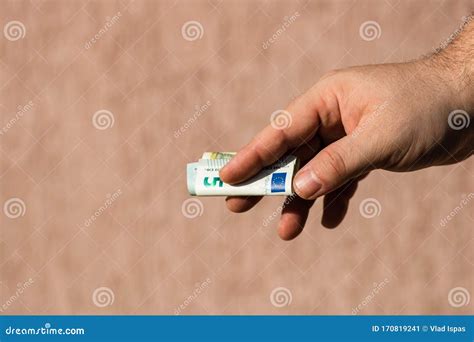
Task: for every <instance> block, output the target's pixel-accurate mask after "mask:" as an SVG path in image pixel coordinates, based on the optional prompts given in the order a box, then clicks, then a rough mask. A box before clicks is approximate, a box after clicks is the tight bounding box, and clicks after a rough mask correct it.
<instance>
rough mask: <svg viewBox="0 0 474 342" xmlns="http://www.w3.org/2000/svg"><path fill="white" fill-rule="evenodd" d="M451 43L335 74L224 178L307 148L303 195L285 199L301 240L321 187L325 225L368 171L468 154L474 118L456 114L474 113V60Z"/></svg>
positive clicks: (286, 227)
mask: <svg viewBox="0 0 474 342" xmlns="http://www.w3.org/2000/svg"><path fill="white" fill-rule="evenodd" d="M471 27H472V25H471ZM471 31H472V30H471ZM471 33H472V32H471ZM467 38H469V37H467ZM458 39H459V38H458ZM471 39H474V38H473V37H472V36H471ZM453 45H455V44H453ZM472 47H473V48H474V44H473V45H472ZM448 52H449V49H446V50H445V51H443V52H442V53H441V54H439V55H434V56H431V57H428V58H425V59H422V60H419V61H415V62H410V63H401V64H384V65H374V66H364V67H355V68H349V69H345V70H340V71H335V72H331V73H329V74H327V75H326V76H324V77H323V78H322V79H321V80H319V81H318V82H317V83H316V85H314V86H313V87H312V88H311V89H310V90H309V91H308V92H307V93H306V94H304V95H302V96H301V97H299V98H298V99H296V100H295V101H293V102H292V103H291V104H290V105H289V106H288V108H287V109H286V110H287V111H288V112H289V113H290V114H291V118H292V120H291V124H290V125H289V126H288V127H284V128H283V129H279V128H274V126H275V127H277V126H276V125H269V126H268V127H266V128H265V129H264V130H263V131H261V132H260V133H259V134H258V135H257V136H256V137H255V138H254V139H253V140H252V141H251V142H250V143H249V144H248V145H247V146H245V147H244V148H243V149H242V150H241V151H240V152H239V153H238V154H237V155H236V156H235V157H234V158H233V159H232V160H231V161H230V162H229V163H228V165H227V166H226V167H225V168H223V169H222V170H221V173H220V176H221V178H222V180H223V181H224V182H226V183H231V184H235V183H239V182H241V181H244V180H246V179H248V178H249V177H251V176H253V175H255V174H256V173H257V172H258V171H259V170H260V169H261V168H262V167H264V166H266V165H269V164H272V163H273V162H275V161H276V160H277V159H279V158H280V157H281V156H283V155H284V154H286V153H290V152H291V153H293V154H296V155H298V156H299V157H300V158H301V159H302V160H303V163H305V165H304V166H303V167H302V168H301V170H300V171H299V172H298V173H297V175H296V176H295V179H294V182H293V185H294V189H295V191H296V193H297V194H298V196H299V197H300V198H296V199H294V200H292V201H290V202H289V203H288V204H287V205H286V206H285V207H284V209H283V211H282V217H281V220H280V224H279V235H280V237H281V238H283V239H292V238H294V237H296V236H297V235H298V234H299V233H300V232H301V230H302V229H303V226H304V224H305V221H306V219H307V216H308V212H309V210H310V208H311V205H312V204H313V202H314V200H315V199H316V198H318V197H321V196H324V213H323V218H322V224H323V225H324V226H326V227H335V226H337V225H338V224H339V223H340V222H341V221H342V219H343V218H344V216H345V213H346V211H347V208H348V203H349V200H350V198H351V197H352V196H353V194H354V192H355V190H356V187H357V182H358V180H360V179H361V178H363V177H364V176H365V175H367V174H368V173H369V172H370V171H371V170H373V169H378V168H380V169H385V170H390V171H411V170H415V169H420V168H424V167H428V166H432V165H442V164H450V163H455V162H458V161H460V160H463V159H465V158H467V157H468V156H470V155H471V154H472V151H473V146H474V137H473V135H474V134H473V126H474V125H470V126H466V127H463V128H462V129H457V128H459V126H458V127H456V126H455V125H456V124H459V121H457V122H454V120H455V119H456V120H465V121H466V122H468V121H471V119H472V116H470V115H472V113H473V101H472V100H471V99H472V97H473V96H472V94H473V93H472V91H473V85H472V82H471V75H472V69H471V65H467V64H465V62H464V59H463V58H461V59H458V58H457V56H448V57H449V58H452V60H451V61H449V62H448V65H446V63H447V62H446V58H447V57H446V55H445V54H446V53H448ZM471 52H472V53H473V54H474V50H473V51H471ZM453 54H454V53H453ZM471 62H472V58H471V59H470V63H471ZM454 111H456V112H454ZM453 112H454V114H451V113H453ZM468 113H470V114H468ZM450 114H451V115H450ZM453 125H454V126H453ZM452 127H455V129H453V128H452ZM259 200H260V198H252V197H251V198H242V197H232V198H228V199H227V200H226V201H227V206H228V208H229V209H230V210H232V211H234V212H242V211H246V210H248V209H250V208H251V207H253V206H254V205H255V204H256V203H257V202H258V201H259Z"/></svg>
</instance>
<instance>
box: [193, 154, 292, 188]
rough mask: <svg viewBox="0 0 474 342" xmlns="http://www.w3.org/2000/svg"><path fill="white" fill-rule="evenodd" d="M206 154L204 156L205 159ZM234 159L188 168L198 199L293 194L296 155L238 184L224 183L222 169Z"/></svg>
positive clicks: (210, 160) (202, 160) (202, 162)
mask: <svg viewBox="0 0 474 342" xmlns="http://www.w3.org/2000/svg"><path fill="white" fill-rule="evenodd" d="M205 155H206V154H204V155H203V157H205ZM229 161H230V159H200V160H199V161H198V162H196V163H189V164H188V165H187V186H188V191H189V193H190V194H191V195H195V196H278V195H280V196H281V195H291V194H293V187H292V181H293V176H294V174H295V172H296V171H297V168H298V160H297V158H296V157H295V156H287V157H285V158H284V159H282V160H280V161H278V162H276V163H275V164H273V165H271V166H268V167H266V168H264V169H263V170H262V171H261V172H260V173H258V174H257V175H256V176H254V177H252V178H251V179H249V180H248V181H246V182H243V183H240V184H238V185H230V184H226V183H224V182H222V180H221V179H220V177H219V170H220V169H221V168H222V167H224V165H225V164H227V163H228V162H229Z"/></svg>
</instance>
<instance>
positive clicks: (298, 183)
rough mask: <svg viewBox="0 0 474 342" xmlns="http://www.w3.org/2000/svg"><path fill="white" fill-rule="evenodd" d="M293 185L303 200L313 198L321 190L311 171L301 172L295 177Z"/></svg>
mask: <svg viewBox="0 0 474 342" xmlns="http://www.w3.org/2000/svg"><path fill="white" fill-rule="evenodd" d="M294 185H295V188H296V192H297V193H298V195H300V196H301V197H303V198H306V199H308V198H314V197H315V195H317V194H318V191H319V190H321V183H320V182H319V180H318V178H317V177H316V175H315V174H314V172H313V170H311V169H308V170H303V171H302V172H300V173H298V174H297V175H296V177H295V181H294Z"/></svg>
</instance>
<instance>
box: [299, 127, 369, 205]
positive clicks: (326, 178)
mask: <svg viewBox="0 0 474 342" xmlns="http://www.w3.org/2000/svg"><path fill="white" fill-rule="evenodd" d="M372 155H373V153H372V151H371V148H370V146H369V143H368V141H367V140H364V141H362V142H361V141H360V140H359V139H352V138H351V136H344V137H343V138H341V139H339V140H336V141H335V142H333V143H332V144H330V145H328V146H326V147H325V148H324V149H322V150H321V151H320V152H318V154H316V156H315V157H314V158H313V159H312V160H311V161H310V162H308V164H306V165H305V166H304V167H303V168H302V169H301V170H300V171H299V172H298V173H297V174H296V176H295V179H294V180H293V185H294V188H295V191H296V193H297V194H298V196H300V197H302V198H304V199H315V198H317V197H320V196H322V195H325V194H327V193H329V192H331V191H333V190H336V189H337V188H338V187H339V186H341V185H343V184H344V183H346V182H347V181H348V180H350V179H351V178H354V177H357V176H358V175H360V174H362V173H364V172H367V171H369V170H371V169H374V168H375V166H374V165H373V158H372Z"/></svg>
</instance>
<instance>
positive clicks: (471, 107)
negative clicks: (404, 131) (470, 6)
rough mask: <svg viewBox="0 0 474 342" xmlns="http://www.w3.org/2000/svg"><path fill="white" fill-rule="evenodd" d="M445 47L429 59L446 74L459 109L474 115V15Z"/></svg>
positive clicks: (467, 18)
mask: <svg viewBox="0 0 474 342" xmlns="http://www.w3.org/2000/svg"><path fill="white" fill-rule="evenodd" d="M445 45H446V46H445V47H441V48H440V49H439V50H438V51H437V52H436V53H435V54H433V55H432V56H430V57H429V58H430V59H431V60H432V62H433V63H434V64H435V65H436V66H437V67H438V68H439V69H442V70H443V71H444V73H445V78H446V79H447V80H449V81H451V82H450V84H451V87H452V88H453V95H454V97H456V98H457V100H458V103H459V107H460V108H459V109H464V110H466V111H468V112H469V113H470V114H471V116H472V115H474V15H471V16H469V17H466V18H465V20H464V23H463V25H462V26H461V27H460V28H459V29H458V30H456V32H454V33H453V36H452V37H451V38H450V39H449V40H448V41H447V44H445Z"/></svg>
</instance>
